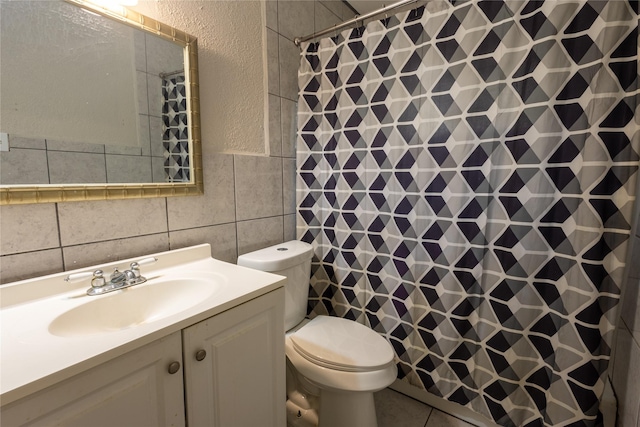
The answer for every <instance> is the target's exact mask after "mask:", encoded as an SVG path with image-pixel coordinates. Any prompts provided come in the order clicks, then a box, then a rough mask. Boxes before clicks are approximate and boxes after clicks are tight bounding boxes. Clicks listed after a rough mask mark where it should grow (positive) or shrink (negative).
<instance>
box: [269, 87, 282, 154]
mask: <svg viewBox="0 0 640 427" xmlns="http://www.w3.org/2000/svg"><path fill="white" fill-rule="evenodd" d="M269 155H270V156H281V155H282V130H281V123H280V97H278V96H276V95H271V94H269Z"/></svg>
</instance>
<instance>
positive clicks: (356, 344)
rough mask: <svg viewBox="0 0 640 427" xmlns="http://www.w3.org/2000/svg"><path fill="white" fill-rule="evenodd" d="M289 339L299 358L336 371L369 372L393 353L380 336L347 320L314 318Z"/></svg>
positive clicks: (387, 361)
mask: <svg viewBox="0 0 640 427" xmlns="http://www.w3.org/2000/svg"><path fill="white" fill-rule="evenodd" d="M290 339H291V343H292V344H293V345H292V346H293V348H294V349H295V351H296V352H297V353H298V354H300V355H301V356H302V357H303V358H305V359H306V360H308V361H309V362H312V363H314V364H316V365H319V366H322V367H325V368H329V369H334V370H337V371H345V372H369V371H376V370H380V369H383V368H385V367H387V366H389V365H390V364H392V363H393V358H394V356H393V350H392V348H391V346H390V345H389V343H388V342H387V341H386V340H385V339H384V338H383V337H381V336H380V335H378V333H377V332H375V331H373V330H372V329H369V328H368V327H366V326H364V325H362V324H360V323H357V322H354V321H352V320H348V319H342V318H339V317H330V316H317V317H315V318H314V319H312V320H311V321H310V322H308V323H307V324H306V325H304V326H303V327H302V328H300V329H298V330H297V331H296V332H295V333H293V334H291V335H290Z"/></svg>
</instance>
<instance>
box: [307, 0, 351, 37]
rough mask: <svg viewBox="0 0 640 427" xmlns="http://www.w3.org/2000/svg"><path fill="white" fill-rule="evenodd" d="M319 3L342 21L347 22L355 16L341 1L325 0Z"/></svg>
mask: <svg viewBox="0 0 640 427" xmlns="http://www.w3.org/2000/svg"><path fill="white" fill-rule="evenodd" d="M320 3H322V4H323V5H324V6H325V7H326V8H328V9H329V10H331V12H332V13H334V14H335V15H336V16H338V17H340V18H341V19H342V20H343V21H346V20H349V19H351V18H353V17H354V16H355V12H354V11H353V10H351V9H350V8H349V7H348V6H347V5H346V4H344V2H343V1H341V0H325V1H321V2H320ZM316 31H317V30H316Z"/></svg>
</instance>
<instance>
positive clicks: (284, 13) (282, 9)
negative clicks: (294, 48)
mask: <svg viewBox="0 0 640 427" xmlns="http://www.w3.org/2000/svg"><path fill="white" fill-rule="evenodd" d="M314 3H315V2H313V1H308V0H297V1H290V0H278V32H279V33H280V34H281V35H283V36H284V37H286V38H288V39H289V40H292V41H293V39H295V38H296V37H302V36H306V35H307V34H310V33H313V31H314V27H313V24H314V20H313V15H314Z"/></svg>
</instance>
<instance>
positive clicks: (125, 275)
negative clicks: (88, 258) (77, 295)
mask: <svg viewBox="0 0 640 427" xmlns="http://www.w3.org/2000/svg"><path fill="white" fill-rule="evenodd" d="M157 260H158V258H154V257H151V258H145V259H142V260H140V261H137V262H136V261H134V262H132V263H131V264H130V265H129V270H125V271H120V270H118V268H117V267H116V268H115V269H114V270H113V273H111V275H110V276H109V281H108V282H107V280H106V279H105V278H104V272H103V271H102V270H95V271H94V272H89V271H85V272H82V273H74V274H70V275H68V276H67V277H66V278H65V279H64V280H65V281H67V282H75V281H77V280H81V279H84V278H87V277H91V287H90V288H89V289H87V295H102V294H106V293H108V292H113V291H117V290H119V289H125V288H129V287H131V286H135V285H139V284H141V283H144V282H146V281H147V279H146V278H145V277H143V276H142V275H141V274H140V265H145V264H151V263H153V262H156V261H157Z"/></svg>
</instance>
